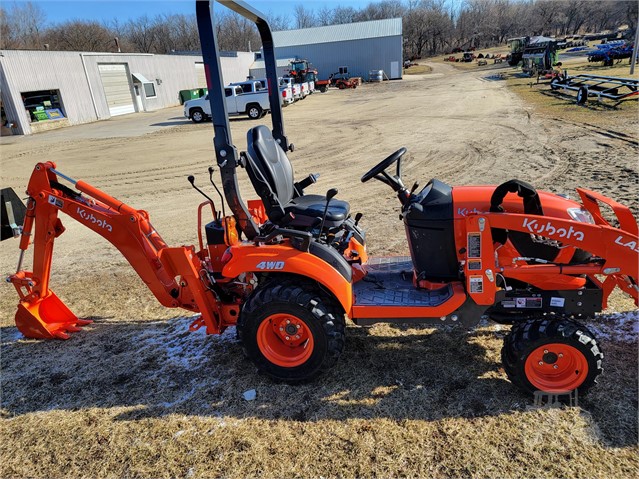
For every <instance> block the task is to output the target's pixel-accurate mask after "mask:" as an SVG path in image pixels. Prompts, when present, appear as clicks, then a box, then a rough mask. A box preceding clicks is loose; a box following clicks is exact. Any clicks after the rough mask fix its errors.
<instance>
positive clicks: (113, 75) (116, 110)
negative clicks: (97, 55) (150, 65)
mask: <svg viewBox="0 0 639 479" xmlns="http://www.w3.org/2000/svg"><path fill="white" fill-rule="evenodd" d="M98 68H99V70H100V78H102V85H103V87H104V94H105V95H106V99H107V105H109V113H110V114H111V116H117V115H125V114H127V113H135V106H133V95H131V84H130V83H129V75H128V74H127V71H126V65H122V64H119V65H116V64H112V65H98Z"/></svg>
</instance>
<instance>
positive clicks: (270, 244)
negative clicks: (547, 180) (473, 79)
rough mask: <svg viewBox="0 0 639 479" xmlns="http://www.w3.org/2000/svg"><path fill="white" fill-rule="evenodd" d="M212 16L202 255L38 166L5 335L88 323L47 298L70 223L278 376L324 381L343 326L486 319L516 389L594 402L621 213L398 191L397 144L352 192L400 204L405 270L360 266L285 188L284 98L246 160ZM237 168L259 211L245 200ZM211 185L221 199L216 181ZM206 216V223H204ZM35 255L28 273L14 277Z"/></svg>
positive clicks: (266, 32) (159, 294)
mask: <svg viewBox="0 0 639 479" xmlns="http://www.w3.org/2000/svg"><path fill="white" fill-rule="evenodd" d="M209 3H210V2H208V1H198V2H196V12H197V21H198V28H199V32H200V39H201V44H202V51H203V57H204V63H205V65H206V69H207V73H208V74H207V81H208V88H209V100H210V102H211V112H212V117H213V127H214V149H215V156H216V160H217V165H218V167H219V170H220V175H221V181H222V191H223V194H224V197H225V199H226V203H227V204H228V207H229V208H230V214H229V215H227V214H226V209H225V205H224V200H223V199H222V201H221V202H220V204H218V205H216V204H215V202H214V201H213V200H212V199H211V198H210V197H209V196H208V195H207V194H206V193H205V192H204V191H203V190H202V189H201V188H200V187H198V186H196V185H195V178H194V177H193V176H190V177H189V178H188V180H189V182H190V183H191V185H192V187H193V188H195V189H196V190H197V191H198V192H200V193H201V194H202V195H203V196H204V198H205V200H206V201H204V202H203V203H201V204H200V205H199V207H198V218H199V222H198V231H197V238H198V244H197V245H196V246H178V247H170V246H168V245H167V244H166V243H165V242H164V241H163V240H162V238H161V236H160V235H159V233H158V232H157V231H156V230H155V229H154V228H153V226H152V225H151V222H150V218H149V214H148V213H147V212H146V211H143V210H138V209H136V208H133V207H131V206H129V205H126V204H124V203H123V202H121V201H119V200H117V199H115V198H113V197H111V196H110V195H108V194H106V193H104V192H102V191H100V190H99V189H97V188H95V187H94V186H91V185H89V184H87V183H86V182H83V181H76V180H74V179H72V178H70V177H68V176H66V175H64V174H62V173H61V172H60V171H59V170H58V169H57V167H56V165H55V164H54V163H52V162H42V163H38V164H37V165H36V166H35V169H34V171H33V174H32V176H31V179H30V180H29V185H28V187H27V195H28V201H27V207H26V212H24V222H23V226H22V228H20V227H18V226H17V220H16V218H18V217H19V216H20V214H16V212H18V213H19V212H20V206H19V204H18V202H16V201H14V200H15V198H13V197H11V198H10V199H9V200H8V201H6V200H4V199H3V201H2V206H3V209H6V214H3V226H4V225H5V222H6V223H7V228H8V230H9V231H11V232H12V233H13V235H16V236H20V258H19V261H18V268H17V271H16V273H15V274H13V275H11V276H10V277H9V278H8V280H9V281H10V282H11V283H12V284H13V285H14V286H15V288H16V290H17V292H18V295H19V297H20V300H19V304H18V311H17V313H16V325H17V326H18V329H19V330H20V331H21V332H22V334H24V335H25V336H26V337H30V338H63V339H66V338H68V337H69V335H68V333H69V332H74V331H78V330H79V329H80V326H83V325H86V324H88V321H86V320H82V319H79V318H78V317H77V316H75V315H74V314H73V313H72V312H71V310H70V309H69V308H68V307H67V306H66V305H65V304H64V303H63V302H62V301H61V300H60V299H59V298H58V297H57V296H56V295H55V294H54V293H53V291H51V289H50V288H49V278H50V272H51V264H52V254H53V245H54V241H55V239H56V238H57V237H58V236H60V235H61V234H62V233H63V232H64V227H63V226H62V222H61V221H60V219H59V218H58V215H59V213H60V212H63V213H65V214H67V215H68V216H71V217H72V218H73V219H75V220H76V221H78V222H80V223H81V224H83V225H84V226H86V227H87V228H90V229H91V230H93V231H94V232H96V233H98V234H99V235H101V236H103V237H104V238H105V239H107V240H108V241H109V242H111V243H112V244H113V245H114V246H115V247H116V248H118V249H119V250H120V251H121V252H122V254H123V255H124V256H125V257H126V259H127V260H128V261H129V263H130V264H131V265H132V266H133V268H134V269H135V271H136V272H137V273H138V275H139V276H140V278H141V279H142V280H143V281H144V282H145V284H147V285H148V287H149V288H150V289H151V291H152V292H153V294H154V295H155V297H156V298H157V299H158V301H160V302H161V303H162V304H163V305H165V306H167V307H180V308H184V309H186V310H188V311H191V312H193V313H199V315H198V316H196V317H195V318H194V321H193V323H192V325H191V328H190V329H191V330H192V331H195V330H198V329H200V328H204V329H205V331H206V332H207V333H208V334H219V333H220V332H222V331H224V330H225V329H226V328H228V327H229V326H235V327H236V328H237V334H238V337H239V339H240V340H241V342H242V345H243V348H244V351H245V352H246V355H247V356H248V357H249V358H250V359H251V360H252V361H253V362H254V363H255V365H256V366H257V368H258V369H259V370H261V371H263V372H264V373H266V374H267V375H269V376H270V377H272V378H275V379H278V380H285V381H291V382H296V381H302V380H309V379H311V378H313V377H315V376H316V375H317V374H319V373H321V372H324V371H326V370H328V369H330V368H331V367H333V366H334V365H335V364H336V362H337V360H338V359H339V357H340V355H341V353H342V352H343V350H344V346H345V333H346V329H345V326H346V318H347V317H348V318H350V320H352V321H353V322H354V323H355V324H358V325H370V324H374V323H377V322H391V323H399V324H403V323H413V324H427V325H439V324H442V325H462V326H463V327H466V328H471V327H473V326H475V325H477V324H478V323H479V321H480V320H481V319H491V320H493V321H496V322H498V323H501V324H506V325H511V326H512V329H511V331H510V333H509V334H508V335H507V336H506V337H505V340H504V345H503V349H502V364H503V367H504V369H505V371H506V374H507V375H508V377H509V378H510V379H511V381H512V382H513V383H514V384H515V385H516V386H518V387H519V388H521V389H522V390H524V391H527V392H534V391H544V392H549V393H557V394H559V393H568V392H571V391H574V390H577V389H578V390H579V392H580V393H581V394H583V393H584V392H585V391H587V390H588V388H590V387H591V386H592V385H593V384H594V383H595V381H596V379H597V376H598V375H599V374H600V373H601V372H602V370H603V369H602V360H603V354H602V352H601V350H600V348H599V345H598V343H597V340H596V338H595V336H594V335H593V333H592V332H590V331H589V330H588V328H586V327H585V326H584V325H583V324H581V323H580V322H579V321H580V319H581V318H585V317H592V316H593V315H594V314H595V313H596V312H599V311H601V310H602V308H604V307H606V301H607V298H608V297H609V295H610V293H611V292H612V291H613V290H614V289H615V288H617V287H618V288H620V289H621V290H622V291H624V292H625V293H627V294H629V295H630V296H632V297H633V298H634V300H635V303H637V301H638V299H639V288H638V286H637V278H638V276H639V271H638V269H639V247H638V245H639V238H638V229H637V222H636V220H635V218H634V217H633V215H632V214H631V212H630V210H629V209H628V208H627V207H625V206H623V205H621V204H619V203H617V202H615V201H614V200H611V199H609V198H606V197H605V196H603V195H601V194H598V193H596V192H593V191H588V190H585V189H578V190H577V191H578V193H579V197H580V200H581V201H580V202H576V201H572V200H569V199H567V198H564V197H561V196H558V195H554V194H551V193H545V192H537V191H536V190H535V188H533V187H532V186H531V185H529V184H527V183H524V182H521V181H517V180H511V181H508V182H506V183H504V184H502V185H499V186H465V187H451V186H449V185H447V184H445V183H443V182H441V181H438V180H436V179H432V180H430V181H428V183H427V184H426V185H425V186H424V187H423V188H421V189H420V188H419V185H418V183H417V182H415V184H414V185H413V186H412V187H411V188H410V189H409V188H407V187H406V186H405V185H404V182H403V178H402V158H403V155H404V154H405V153H406V149H405V148H400V149H399V150H397V151H396V152H394V153H393V154H391V155H390V156H388V157H387V158H386V159H384V160H383V161H381V162H380V163H378V164H377V165H375V166H374V167H372V168H371V169H370V170H369V171H368V172H366V173H365V174H364V175H363V176H362V177H361V181H362V182H368V181H370V180H372V179H375V180H377V181H381V182H382V183H384V184H386V185H387V186H388V187H389V188H391V189H392V190H393V191H394V192H395V195H396V197H397V199H398V202H399V207H400V221H401V222H402V223H403V226H404V228H405V230H406V237H407V249H408V251H409V252H410V256H385V257H369V256H368V254H367V250H366V238H365V233H364V231H363V230H362V228H361V227H360V225H359V223H360V221H361V219H362V215H361V214H360V213H358V214H356V215H354V216H351V209H350V205H349V203H347V202H346V201H342V200H338V199H336V198H335V196H336V195H337V190H335V189H333V188H331V189H329V190H328V191H327V193H326V194H325V195H317V194H307V193H306V190H307V189H308V188H309V187H310V186H311V185H312V184H313V183H315V181H316V178H317V177H316V175H309V176H308V177H306V178H304V179H302V180H299V181H296V180H295V178H294V176H293V168H292V165H291V162H290V160H289V158H288V156H287V153H288V152H292V150H293V148H292V145H290V143H289V141H288V138H287V137H286V135H285V132H284V123H283V120H282V110H281V105H280V98H279V92H278V89H277V88H271V89H269V100H270V104H271V118H272V125H273V129H272V130H269V128H267V127H266V126H264V125H258V126H254V127H252V128H250V129H249V130H248V132H247V150H246V151H245V152H241V153H238V151H237V149H236V147H235V145H234V144H233V142H232V138H231V130H230V127H229V122H228V117H227V112H226V104H225V101H224V84H223V79H222V72H221V67H220V61H219V59H220V57H219V52H218V46H217V39H216V36H215V33H214V32H215V30H214V28H213V25H214V22H213V19H212V10H211V9H210V5H209ZM220 3H222V4H224V5H227V6H228V7H229V8H231V9H232V10H234V11H235V12H237V13H239V14H240V15H242V16H244V17H246V18H249V19H251V20H252V21H254V22H255V23H256V25H257V27H258V30H259V32H260V36H261V38H262V44H263V48H264V57H265V64H266V70H267V78H268V82H269V84H272V85H276V84H277V70H276V63H275V54H274V45H273V40H272V35H271V31H270V28H269V26H268V24H267V22H266V20H264V16H263V15H262V14H261V13H259V12H258V11H256V10H253V9H252V8H250V7H248V6H247V5H246V4H244V3H243V2H235V1H232V0H222V1H220ZM391 168H392V169H391ZM241 169H244V170H246V172H247V174H248V177H249V179H250V181H251V183H252V185H253V187H254V189H255V191H256V193H257V194H258V195H259V197H260V200H255V201H249V202H248V203H245V202H244V201H243V200H242V197H241V195H240V191H239V188H238V177H237V174H238V171H240V170H241ZM209 179H210V181H211V183H212V184H213V187H214V188H215V190H216V191H217V192H218V193H219V194H220V197H221V198H222V192H220V191H219V190H218V187H217V185H216V184H215V182H214V181H213V168H212V167H210V168H209ZM63 182H64V183H63ZM65 183H66V184H65ZM353 187H354V188H355V187H356V183H355V182H353ZM9 196H11V195H9ZM9 196H7V197H9ZM600 204H605V205H607V206H608V207H610V208H611V209H612V211H613V213H614V215H615V216H616V218H617V220H616V221H617V222H618V225H619V226H618V227H616V226H612V225H611V224H610V223H609V222H608V221H607V220H606V218H604V215H602V212H601V210H600ZM205 209H208V210H210V213H211V217H210V220H209V221H208V222H203V221H202V219H203V212H204V210H205ZM384 214H390V213H384ZM5 218H6V219H5ZM372 221H375V219H374V218H373V219H372ZM203 232H204V234H203ZM32 233H33V235H32ZM31 244H33V247H34V248H33V249H34V252H33V253H34V254H33V268H32V271H28V270H24V269H23V268H22V266H23V259H24V253H25V251H26V250H27V249H28V248H29V246H30V245H31Z"/></svg>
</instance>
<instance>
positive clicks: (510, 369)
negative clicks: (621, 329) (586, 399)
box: [501, 319, 603, 396]
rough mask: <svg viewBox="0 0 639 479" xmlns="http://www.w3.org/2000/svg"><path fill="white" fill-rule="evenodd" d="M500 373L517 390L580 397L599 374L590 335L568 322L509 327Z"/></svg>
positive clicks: (598, 352)
mask: <svg viewBox="0 0 639 479" xmlns="http://www.w3.org/2000/svg"><path fill="white" fill-rule="evenodd" d="M501 359H502V364H503V366H504V370H505V371H506V374H507V375H508V378H509V379H510V381H511V382H512V383H513V384H514V385H515V386H517V387H518V388H519V389H521V390H523V391H525V392H527V393H531V394H532V393H534V392H536V391H543V392H545V393H551V394H566V393H569V392H571V391H574V390H575V389H577V390H578V391H579V395H580V396H581V395H583V394H584V393H586V391H588V389H590V387H592V386H593V385H594V384H595V382H596V380H597V376H599V374H601V373H602V372H603V368H602V365H601V363H602V360H603V353H602V352H601V350H600V349H599V346H598V344H597V341H596V340H595V338H594V335H593V334H592V333H591V332H590V331H588V329H586V327H585V326H583V325H581V324H579V323H577V322H576V321H573V320H570V319H543V320H529V321H524V322H521V323H517V324H515V325H513V327H512V330H511V331H510V333H508V335H506V337H505V338H504V346H503V348H502V350H501Z"/></svg>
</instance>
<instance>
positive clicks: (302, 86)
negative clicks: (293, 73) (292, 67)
mask: <svg viewBox="0 0 639 479" xmlns="http://www.w3.org/2000/svg"><path fill="white" fill-rule="evenodd" d="M280 85H288V86H290V87H291V88H292V90H293V98H295V101H297V100H303V99H304V98H306V96H307V95H309V93H310V92H309V87H308V82H304V83H295V79H294V78H291V77H284V78H280Z"/></svg>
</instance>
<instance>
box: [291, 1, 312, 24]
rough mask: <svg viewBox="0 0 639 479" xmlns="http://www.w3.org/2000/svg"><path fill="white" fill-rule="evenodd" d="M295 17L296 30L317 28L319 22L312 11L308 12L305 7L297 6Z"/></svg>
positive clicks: (294, 12) (294, 11)
mask: <svg viewBox="0 0 639 479" xmlns="http://www.w3.org/2000/svg"><path fill="white" fill-rule="evenodd" d="M293 14H294V15H295V28H310V27H316V26H317V20H316V19H315V14H314V13H313V11H312V10H307V9H306V7H304V5H301V4H300V5H295V8H294V9H293Z"/></svg>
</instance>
